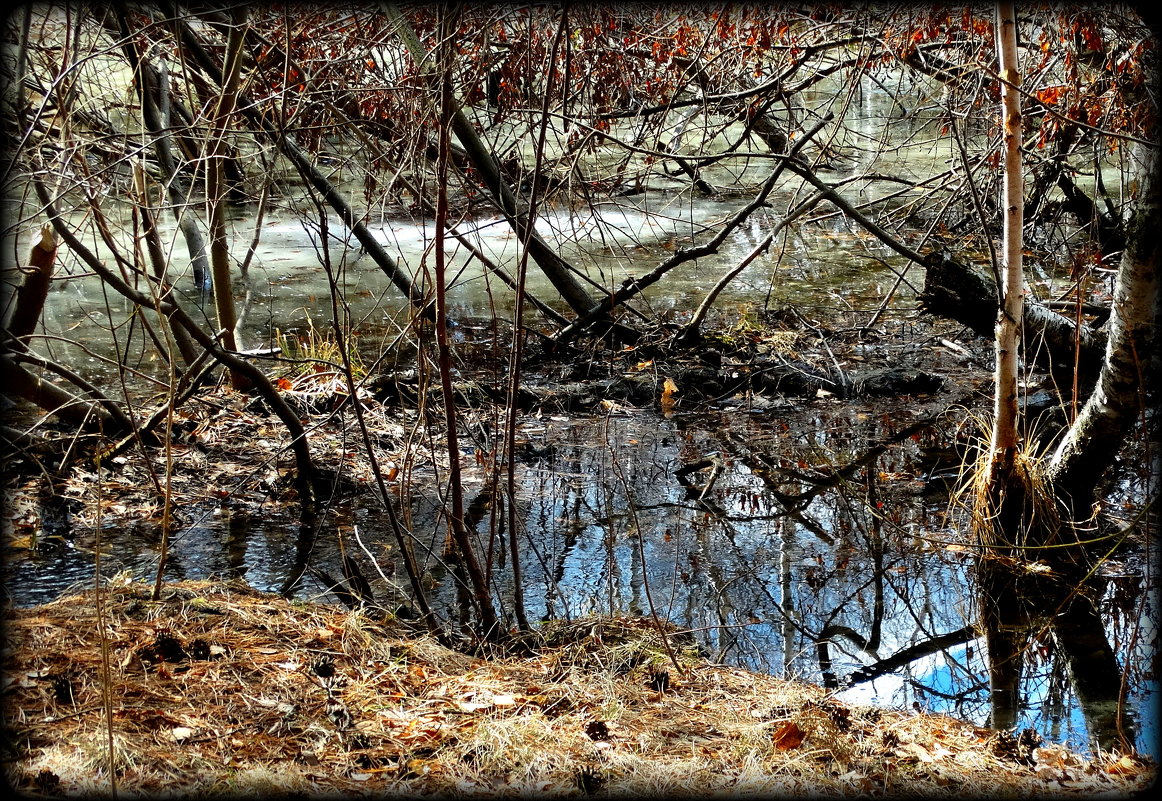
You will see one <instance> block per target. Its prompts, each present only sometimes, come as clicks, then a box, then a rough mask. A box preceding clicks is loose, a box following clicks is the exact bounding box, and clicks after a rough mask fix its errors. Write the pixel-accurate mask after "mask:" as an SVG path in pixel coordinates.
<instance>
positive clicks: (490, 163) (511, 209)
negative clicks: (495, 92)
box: [387, 5, 594, 314]
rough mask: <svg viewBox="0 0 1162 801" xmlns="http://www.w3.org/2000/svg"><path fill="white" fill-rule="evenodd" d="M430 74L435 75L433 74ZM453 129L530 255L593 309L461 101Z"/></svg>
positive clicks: (409, 40) (414, 44) (583, 307)
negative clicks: (536, 225) (541, 233)
mask: <svg viewBox="0 0 1162 801" xmlns="http://www.w3.org/2000/svg"><path fill="white" fill-rule="evenodd" d="M387 11H388V14H389V16H390V17H391V19H392V21H393V22H394V23H395V25H396V30H397V33H398V35H399V37H400V39H402V40H403V43H404V45H405V46H406V47H407V49H408V51H409V52H410V53H411V55H412V58H413V59H415V62H416V65H417V67H418V68H419V69H420V71H421V73H423V72H425V70H424V69H423V65H424V62H425V61H428V60H429V58H428V54H427V53H426V52H425V51H424V49H423V46H422V45H421V44H420V40H419V38H418V37H417V36H416V33H415V31H414V30H413V29H412V27H411V25H410V24H409V23H408V21H407V20H406V19H405V18H404V16H403V14H401V13H400V12H399V10H398V9H397V8H396V7H395V6H392V5H389V6H387ZM430 77H431V75H429V78H430ZM452 130H453V131H455V132H456V138H457V139H459V140H460V144H461V145H462V146H463V147H464V150H465V152H466V153H467V155H468V158H469V159H470V160H471V161H472V166H473V167H475V168H476V171H477V172H478V173H479V174H480V177H481V179H482V180H483V182H484V185H485V186H486V187H487V188H488V191H489V192H490V193H491V194H492V196H493V199H494V200H495V201H496V204H497V205H498V206H499V207H500V210H501V211H502V212H504V215H505V217H506V218H507V219H508V223H509V225H511V226H512V228H513V231H515V232H516V234H517V236H518V237H519V238H520V240H521V241H522V242H526V243H527V245H526V247H527V248H528V252H529V256H530V257H532V259H533V261H535V262H536V264H537V266H538V267H540V269H541V272H543V273H544V274H545V277H546V278H548V279H549V281H550V283H552V285H553V287H554V288H555V289H556V290H557V292H559V293H560V295H561V297H562V298H564V300H565V302H566V303H568V304H569V308H571V309H572V310H573V311H575V312H577V313H578V314H584V313H585V312H587V311H589V310H590V309H591V308H593V306H594V300H593V299H592V298H591V297H590V296H589V294H588V293H587V292H586V291H585V289H584V287H582V286H581V283H580V282H579V281H578V280H577V278H576V276H574V274H573V269H572V267H570V265H569V264H568V263H567V262H566V261H565V260H564V259H562V258H561V257H560V255H558V254H557V252H556V251H555V250H553V248H552V247H550V246H549V244H548V243H547V242H545V241H544V239H542V238H541V237H540V236H539V235H538V234H537V233H536V232H535V231H534V230H531V226H532V223H531V221H530V220H529V219H528V215H527V213H526V212H525V210H523V209H521V208H520V207H519V204H518V202H517V198H516V196H515V195H514V194H513V192H512V188H511V187H509V185H508V183H507V182H506V181H505V180H504V177H503V176H502V175H501V173H500V168H499V167H498V166H497V163H496V159H494V158H493V156H492V153H491V152H490V151H489V150H488V148H487V147H486V146H485V144H484V142H483V141H481V139H480V137H479V135H477V133H476V129H475V128H473V127H472V123H471V122H470V121H469V119H468V117H467V116H466V115H465V114H464V110H463V109H462V108H460V105H459V104H458V103H457V104H455V109H454V112H453V115H452ZM441 235H442V232H441Z"/></svg>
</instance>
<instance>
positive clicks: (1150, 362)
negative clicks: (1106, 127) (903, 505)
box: [1049, 147, 1162, 520]
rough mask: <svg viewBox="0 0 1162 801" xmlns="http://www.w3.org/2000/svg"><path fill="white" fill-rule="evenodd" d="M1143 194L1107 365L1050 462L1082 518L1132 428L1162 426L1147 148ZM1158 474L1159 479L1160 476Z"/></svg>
mask: <svg viewBox="0 0 1162 801" xmlns="http://www.w3.org/2000/svg"><path fill="white" fill-rule="evenodd" d="M1143 156H1144V158H1143V169H1142V172H1141V178H1140V180H1139V197H1138V200H1137V203H1136V204H1135V210H1134V214H1133V217H1132V218H1131V219H1130V222H1129V225H1128V226H1127V237H1126V249H1125V251H1124V252H1123V253H1122V262H1121V266H1120V269H1119V270H1118V276H1117V281H1116V284H1115V286H1114V297H1113V302H1112V309H1113V311H1112V315H1111V317H1110V322H1109V336H1108V340H1107V344H1106V356H1105V362H1104V364H1103V366H1102V370H1101V374H1100V375H1099V376H1098V381H1097V386H1096V387H1095V388H1094V391H1093V392H1092V393H1091V394H1090V396H1089V399H1088V400H1087V401H1086V403H1085V405H1084V406H1083V407H1082V408H1081V411H1080V412H1079V414H1078V417H1077V420H1076V421H1074V423H1073V425H1072V426H1071V427H1070V428H1069V430H1068V431H1067V432H1066V434H1065V437H1064V438H1063V439H1062V441H1061V443H1060V445H1059V446H1058V448H1057V450H1056V452H1054V454H1053V457H1052V460H1051V462H1050V466H1049V477H1050V481H1051V483H1052V486H1053V489H1054V494H1055V495H1056V496H1057V497H1058V498H1059V499H1060V500H1062V501H1063V502H1065V503H1066V504H1068V505H1069V506H1070V507H1072V513H1073V515H1074V518H1075V519H1077V520H1085V519H1087V518H1088V517H1089V516H1090V508H1091V506H1092V503H1093V500H1094V496H1095V494H1096V490H1097V484H1098V481H1100V479H1101V477H1102V475H1103V474H1104V473H1105V471H1106V470H1107V469H1108V468H1109V467H1110V466H1111V465H1113V463H1114V460H1115V458H1116V456H1117V453H1118V450H1119V449H1120V448H1121V446H1122V444H1123V443H1124V441H1125V438H1126V436H1127V434H1128V433H1129V431H1130V430H1131V428H1132V427H1133V426H1134V424H1135V423H1136V422H1137V421H1138V420H1140V419H1141V420H1144V421H1145V422H1146V424H1147V427H1148V429H1151V430H1154V431H1157V427H1156V421H1155V420H1152V419H1149V418H1151V417H1156V416H1157V400H1158V398H1157V395H1156V394H1155V395H1153V396H1151V392H1156V390H1153V386H1154V382H1153V381H1151V378H1152V377H1153V378H1156V377H1157V376H1156V375H1154V373H1155V372H1156V370H1157V367H1158V364H1157V354H1158V348H1159V345H1162V341H1160V340H1162V337H1159V335H1158V331H1157V325H1158V321H1159V319H1160V317H1162V315H1160V314H1159V308H1158V307H1159V303H1160V302H1162V300H1160V299H1162V292H1160V291H1159V286H1158V283H1159V279H1158V270H1159V262H1160V258H1159V250H1160V248H1162V238H1160V237H1159V236H1158V231H1159V230H1160V229H1162V175H1160V171H1162V158H1159V156H1158V151H1157V149H1156V148H1153V147H1151V148H1146V149H1145V153H1144V154H1143ZM1157 478H1158V476H1157V475H1154V476H1153V477H1152V479H1151V480H1152V481H1156V480H1157Z"/></svg>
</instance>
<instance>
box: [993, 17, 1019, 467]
mask: <svg viewBox="0 0 1162 801" xmlns="http://www.w3.org/2000/svg"><path fill="white" fill-rule="evenodd" d="M997 49H998V51H999V56H1000V67H1001V106H1002V108H1003V113H1002V118H1003V125H1004V153H1005V182H1004V193H1003V197H1002V200H1001V208H1002V209H1004V243H1003V245H1002V254H1001V272H1002V276H1003V282H1004V290H1003V291H1004V297H1003V298H1002V299H1001V301H1002V307H1001V312H1000V316H999V317H998V318H997V340H996V354H997V356H996V361H997V363H996V388H995V394H994V398H993V400H994V404H993V415H994V418H993V435H992V461H991V463H990V466H991V471H990V475H989V481H990V483H991V484H993V485H994V488H996V489H1000V487H998V486H997V485H999V484H1001V483H1003V482H1006V481H1007V480H1008V478H1009V473H1010V471H1011V468H1012V464H1013V460H1014V459H1015V458H1016V452H1017V444H1018V441H1019V435H1018V432H1017V414H1018V409H1017V372H1018V367H1019V348H1018V344H1019V342H1020V334H1021V318H1022V315H1023V305H1024V291H1023V290H1024V276H1023V273H1022V263H1021V247H1022V242H1023V239H1022V233H1021V228H1022V227H1023V225H1024V220H1025V215H1024V209H1025V204H1024V198H1023V186H1022V183H1023V174H1024V173H1023V170H1022V166H1021V98H1020V94H1019V93H1018V87H1019V85H1020V73H1019V71H1018V67H1017V19H1016V12H1015V10H1014V9H1013V4H1012V2H1010V1H1009V0H1005V1H1004V2H1001V3H1000V4H998V6H997Z"/></svg>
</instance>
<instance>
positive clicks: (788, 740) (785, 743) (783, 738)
mask: <svg viewBox="0 0 1162 801" xmlns="http://www.w3.org/2000/svg"><path fill="white" fill-rule="evenodd" d="M806 736H807V735H806V734H805V733H804V732H803V730H802V729H800V728H799V726H798V725H797V724H796V723H795V721H793V720H788V721H787V722H786V723H783V724H782V725H781V726H779V727H778V728H776V729H775V732H774V734H772V735H771V739H772V740H774V743H775V748H778V749H779V750H780V751H789V750H790V749H792V748H798V747H799V746H800V745H802V744H803V738H804V737H806Z"/></svg>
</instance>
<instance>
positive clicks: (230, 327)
mask: <svg viewBox="0 0 1162 801" xmlns="http://www.w3.org/2000/svg"><path fill="white" fill-rule="evenodd" d="M231 22H232V23H233V25H232V26H231V28H230V35H229V40H228V42H227V45H226V54H225V56H224V57H223V65H222V74H223V82H222V94H221V95H220V97H219V100H218V107H217V109H216V110H215V112H214V121H213V122H214V131H213V133H212V135H211V140H210V146H209V148H208V149H207V152H206V204H207V205H208V206H209V218H210V269H211V270H212V272H213V276H214V279H213V284H214V285H213V290H214V309H215V311H216V312H217V314H218V328H219V329H220V330H221V331H222V332H223V334H222V345H223V347H225V348H226V350H238V341H237V338H236V336H235V328H236V327H237V325H238V317H237V312H236V310H235V307H234V285H233V281H232V280H231V278H230V245H229V241H228V240H227V238H226V208H225V206H226V192H225V189H224V187H225V170H224V169H223V167H222V160H223V158H224V152H225V140H226V132H227V130H228V127H229V120H230V116H231V115H232V114H233V113H234V108H235V104H236V101H237V95H238V82H239V77H240V75H241V72H242V42H243V39H244V36H245V28H246V9H245V8H242V7H238V8H235V9H234V10H233V11H232V12H231ZM230 385H231V386H232V387H234V389H238V390H245V389H247V388H248V386H249V382H248V381H247V379H246V377H245V376H243V375H242V374H241V373H238V372H236V371H234V370H231V371H230Z"/></svg>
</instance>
